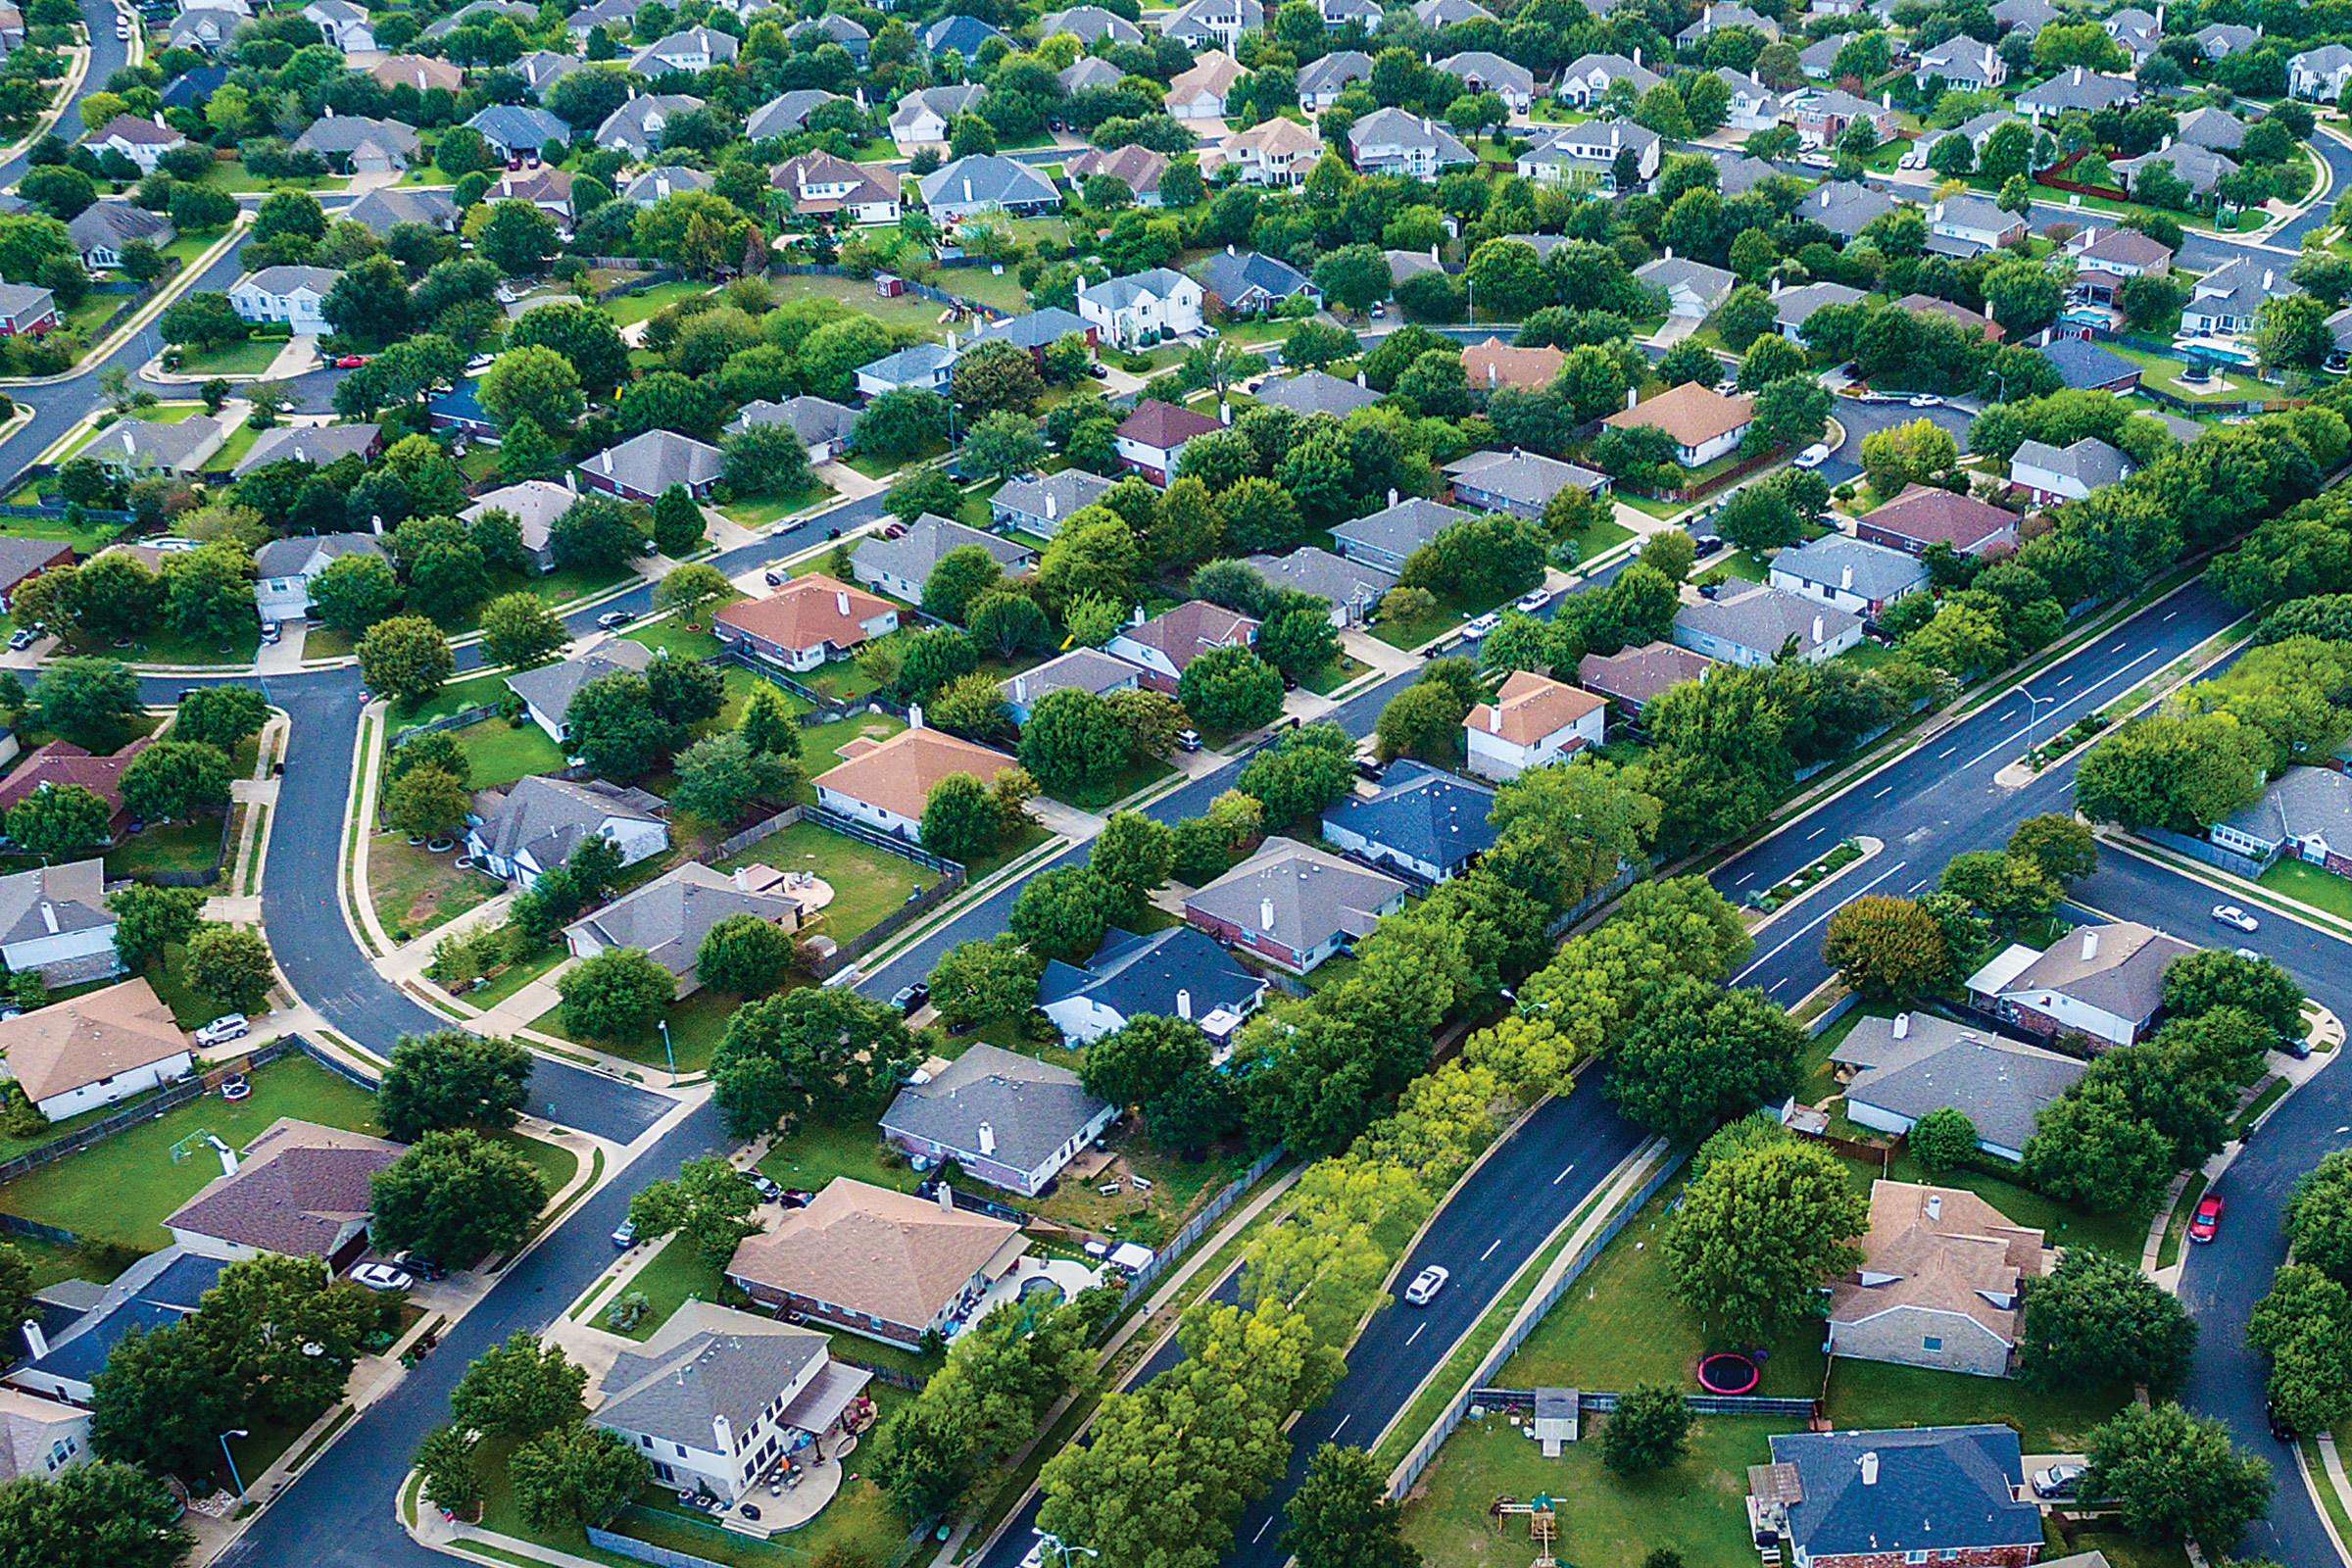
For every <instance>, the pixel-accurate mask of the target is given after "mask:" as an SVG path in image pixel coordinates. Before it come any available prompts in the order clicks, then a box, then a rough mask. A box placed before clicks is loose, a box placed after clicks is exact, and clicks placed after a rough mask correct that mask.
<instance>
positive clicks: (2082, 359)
mask: <svg viewBox="0 0 2352 1568" xmlns="http://www.w3.org/2000/svg"><path fill="white" fill-rule="evenodd" d="M2041 352H2042V356H2043V357H2044V358H2045V359H2047V360H2048V361H2049V362H2050V363H2051V364H2052V365H2054V366H2056V367H2057V368H2058V379H2059V380H2061V381H2064V382H2065V383H2066V386H2067V390H2068V391H2070V392H2130V391H2132V390H2134V389H2136V388H2137V387H2138V385H2139V367H2138V366H2136V365H2134V364H2132V363H2131V361H2130V360H2127V359H2125V358H2124V357H2123V356H2122V355H2121V354H2118V353H2116V352H2115V351H2114V350H2112V349H2104V348H2101V347H2100V346H2099V345H2098V344H2096V343H2088V342H2085V341H2083V340H2082V338H2079V337H2056V338H2052V339H2050V341H2049V342H2048V343H2046V344H2044V345H2042V350H2041Z"/></svg>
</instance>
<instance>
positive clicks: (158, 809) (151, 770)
mask: <svg viewBox="0 0 2352 1568" xmlns="http://www.w3.org/2000/svg"><path fill="white" fill-rule="evenodd" d="M122 788H123V806H124V807H126V808H127V809H129V811H130V813H131V814H132V815H133V816H136V817H138V818H140V819H141V820H143V821H148V822H163V821H170V820H172V819H173V818H181V817H193V816H198V815H204V814H210V813H213V812H217V811H224V810H226V809H228V757H227V754H225V753H223V752H222V751H221V749H220V748H219V747H217V746H207V745H205V744H204V743H203V742H202V741H177V740H172V741H158V742H156V743H155V744H154V745H152V746H150V747H148V748H147V749H146V750H145V751H143V752H141V753H139V755H138V756H137V757H135V758H133V759H131V762H130V765H129V766H128V767H126V768H124V769H123V777H122Z"/></svg>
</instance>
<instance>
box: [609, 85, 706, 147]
mask: <svg viewBox="0 0 2352 1568" xmlns="http://www.w3.org/2000/svg"><path fill="white" fill-rule="evenodd" d="M702 108H703V101H702V100H701V99H700V98H689V97H687V96H686V95H685V94H684V93H661V92H649V93H643V94H640V95H639V96H637V97H635V98H632V99H630V100H629V101H628V102H627V103H625V104H622V105H621V106H620V107H619V108H618V109H615V110H613V113H611V114H610V115H607V116H606V117H605V121H604V123H603V124H601V125H598V126H597V127H596V144H597V145H598V146H599V147H602V148H604V149H605V150H606V151H607V152H623V153H627V154H628V155H629V156H630V157H632V158H639V159H642V158H646V157H649V156H651V155H652V154H654V153H657V152H659V151H661V149H662V130H663V129H665V128H666V127H667V126H668V124H669V123H670V122H671V121H673V120H675V119H677V118H678V117H679V116H680V115H692V114H699V113H701V112H702Z"/></svg>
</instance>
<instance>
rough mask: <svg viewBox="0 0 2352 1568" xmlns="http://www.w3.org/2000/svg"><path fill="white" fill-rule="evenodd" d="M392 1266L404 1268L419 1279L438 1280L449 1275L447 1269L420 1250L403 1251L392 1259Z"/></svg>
mask: <svg viewBox="0 0 2352 1568" xmlns="http://www.w3.org/2000/svg"><path fill="white" fill-rule="evenodd" d="M392 1266H393V1267H394V1268H397V1269H403V1270H406V1271H407V1272H409V1273H411V1274H414V1275H416V1276H417V1278H418V1279H420V1280H438V1279H447V1278H448V1277H449V1270H447V1269H445V1268H443V1267H442V1266H441V1265H440V1264H439V1263H438V1262H436V1261H434V1260H433V1259H432V1258H429V1257H427V1256H425V1255H424V1254H423V1253H422V1252H403V1253H401V1254H400V1255H399V1256H398V1257H395V1258H394V1259H392Z"/></svg>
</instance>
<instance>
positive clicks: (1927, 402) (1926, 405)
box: [1911, 392, 1943, 409]
mask: <svg viewBox="0 0 2352 1568" xmlns="http://www.w3.org/2000/svg"><path fill="white" fill-rule="evenodd" d="M1911 406H1912V407H1913V408H1915V409H1940V408H1942V407H1943V399H1941V398H1939V397H1937V396H1936V394H1935V393H1933V392H1914V393H1912V394H1911Z"/></svg>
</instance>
